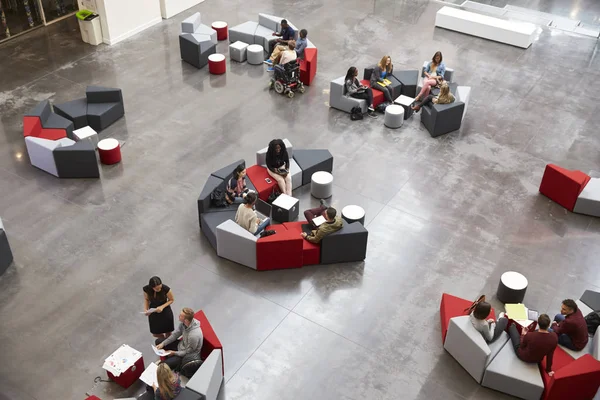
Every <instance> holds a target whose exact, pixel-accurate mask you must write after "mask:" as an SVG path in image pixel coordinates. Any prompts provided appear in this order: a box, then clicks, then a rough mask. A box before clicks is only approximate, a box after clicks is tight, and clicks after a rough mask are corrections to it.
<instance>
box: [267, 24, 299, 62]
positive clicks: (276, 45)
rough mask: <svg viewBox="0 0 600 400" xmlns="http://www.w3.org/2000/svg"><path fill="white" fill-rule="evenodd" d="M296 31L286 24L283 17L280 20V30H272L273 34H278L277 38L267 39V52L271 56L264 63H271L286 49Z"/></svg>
mask: <svg viewBox="0 0 600 400" xmlns="http://www.w3.org/2000/svg"><path fill="white" fill-rule="evenodd" d="M295 35H296V32H294V30H293V29H292V27H291V26H289V25H288V22H287V21H286V20H285V19H282V20H281V32H273V36H278V37H279V38H278V39H275V40H270V41H269V53H271V56H270V57H269V58H268V59H267V60H266V61H265V63H266V64H269V65H273V61H274V60H275V58H276V57H277V55H279V53H281V52H282V51H285V50H286V49H287V44H288V41H289V40H294V36H295Z"/></svg>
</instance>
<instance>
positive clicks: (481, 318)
mask: <svg viewBox="0 0 600 400" xmlns="http://www.w3.org/2000/svg"><path fill="white" fill-rule="evenodd" d="M491 310H492V306H491V305H490V303H486V302H485V301H482V302H481V303H479V304H477V306H476V307H475V309H474V310H473V312H472V313H471V315H469V320H471V323H472V324H473V327H474V328H475V329H476V330H477V331H479V332H480V333H481V336H483V338H484V339H485V341H486V342H488V343H492V342H493V341H494V340H496V339H498V338H499V337H500V335H501V334H502V332H504V331H505V330H506V326H507V325H508V318H506V317H505V316H504V313H500V315H499V318H498V321H494V320H493V319H491V318H490V319H487V320H486V318H487V316H488V315H490V311H491Z"/></svg>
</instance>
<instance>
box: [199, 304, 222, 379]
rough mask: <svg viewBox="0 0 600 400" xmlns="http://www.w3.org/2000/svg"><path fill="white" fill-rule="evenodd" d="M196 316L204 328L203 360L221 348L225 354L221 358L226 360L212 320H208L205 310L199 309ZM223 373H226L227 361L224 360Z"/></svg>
mask: <svg viewBox="0 0 600 400" xmlns="http://www.w3.org/2000/svg"><path fill="white" fill-rule="evenodd" d="M194 318H195V319H197V320H198V321H199V322H200V328H201V329H202V335H203V336H204V341H203V342H202V350H200V357H202V359H203V360H206V358H207V357H208V356H209V355H210V353H211V352H212V351H213V350H215V349H219V350H221V356H223V357H221V359H222V360H225V358H224V354H223V345H222V344H221V341H220V340H219V338H218V337H217V334H216V333H215V331H214V330H213V328H212V325H211V324H210V322H208V319H207V318H206V314H204V311H202V310H198V311H197V312H196V314H194ZM223 374H225V361H223Z"/></svg>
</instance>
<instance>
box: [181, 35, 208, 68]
mask: <svg viewBox="0 0 600 400" xmlns="http://www.w3.org/2000/svg"><path fill="white" fill-rule="evenodd" d="M179 51H180V55H181V59H182V60H183V61H185V62H187V63H189V64H191V65H193V66H194V67H196V68H202V67H204V66H205V65H207V64H208V56H210V55H211V54H215V52H216V45H215V44H214V43H213V41H212V39H211V37H210V36H209V35H201V34H196V33H182V34H181V35H179Z"/></svg>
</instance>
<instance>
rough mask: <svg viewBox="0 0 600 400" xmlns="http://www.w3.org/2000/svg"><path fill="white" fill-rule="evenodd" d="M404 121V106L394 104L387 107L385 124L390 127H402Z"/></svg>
mask: <svg viewBox="0 0 600 400" xmlns="http://www.w3.org/2000/svg"><path fill="white" fill-rule="evenodd" d="M403 123H404V108H402V106H399V105H396V104H392V105H390V106H387V107H386V108H385V117H384V118H383V124H384V125H385V126H387V127H388V128H392V129H396V128H400V127H401V126H402V124H403Z"/></svg>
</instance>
